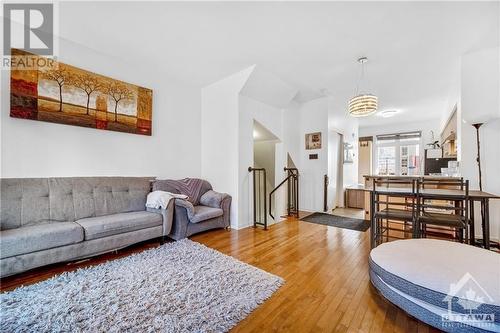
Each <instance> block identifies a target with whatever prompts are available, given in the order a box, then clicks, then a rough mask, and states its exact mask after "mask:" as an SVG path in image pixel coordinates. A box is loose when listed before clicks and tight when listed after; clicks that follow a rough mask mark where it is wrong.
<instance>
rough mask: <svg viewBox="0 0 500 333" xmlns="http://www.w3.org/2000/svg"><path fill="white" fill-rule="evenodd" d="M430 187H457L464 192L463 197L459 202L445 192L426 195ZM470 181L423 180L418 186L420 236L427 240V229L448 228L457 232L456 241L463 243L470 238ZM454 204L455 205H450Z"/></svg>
mask: <svg viewBox="0 0 500 333" xmlns="http://www.w3.org/2000/svg"><path fill="white" fill-rule="evenodd" d="M430 185H437V186H447V188H448V189H450V187H451V188H453V187H455V188H454V189H459V190H462V191H463V193H464V194H463V196H462V197H461V198H460V200H457V198H456V196H455V197H452V196H449V195H448V196H447V195H446V192H445V190H444V192H443V194H440V195H426V193H425V188H426V187H427V188H429V186H430ZM469 201H470V198H469V181H468V180H466V181H463V179H459V180H447V181H445V182H443V181H441V182H439V181H436V180H427V179H421V180H419V181H418V186H417V224H418V226H419V230H420V231H421V233H420V236H421V237H424V238H426V237H427V235H428V231H427V227H428V226H431V227H433V226H434V227H438V228H439V227H441V228H443V227H444V228H448V229H451V230H454V231H455V239H458V240H459V241H460V242H461V243H462V242H464V231H465V241H466V242H467V241H468V238H469V228H468V226H469V217H468V216H469V212H468V209H469ZM450 202H454V204H450Z"/></svg>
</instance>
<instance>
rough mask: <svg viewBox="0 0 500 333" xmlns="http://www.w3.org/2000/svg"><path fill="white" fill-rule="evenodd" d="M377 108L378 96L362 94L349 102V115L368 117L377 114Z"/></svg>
mask: <svg viewBox="0 0 500 333" xmlns="http://www.w3.org/2000/svg"><path fill="white" fill-rule="evenodd" d="M377 107H378V99H377V96H375V95H370V94H361V95H358V96H355V97H353V98H351V100H350V101H349V114H350V115H351V116H353V117H366V116H369V115H372V114H374V113H375V112H377Z"/></svg>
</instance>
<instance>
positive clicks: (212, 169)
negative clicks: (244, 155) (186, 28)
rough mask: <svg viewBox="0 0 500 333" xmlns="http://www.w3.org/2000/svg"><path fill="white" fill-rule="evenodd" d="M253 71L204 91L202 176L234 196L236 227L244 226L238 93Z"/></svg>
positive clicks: (244, 71)
mask: <svg viewBox="0 0 500 333" xmlns="http://www.w3.org/2000/svg"><path fill="white" fill-rule="evenodd" d="M252 71H253V67H249V68H247V69H245V70H243V71H241V72H238V73H236V74H234V75H231V76H229V77H227V78H225V79H223V80H220V81H217V82H215V83H213V84H211V85H209V86H207V87H204V88H203V89H202V91H201V176H202V178H204V179H206V180H208V181H209V182H210V183H211V184H212V186H213V187H214V189H216V190H217V191H220V192H225V193H229V194H230V195H231V196H232V198H233V202H232V205H231V226H232V227H233V228H239V227H240V221H239V219H238V203H239V186H238V184H239V174H240V173H239V167H240V161H239V140H240V138H239V134H240V133H239V126H238V124H239V96H238V94H239V92H240V90H241V88H242V87H243V85H244V84H245V82H246V80H247V79H248V76H249V75H250V73H251V72H252ZM250 140H251V141H253V138H252V136H251V135H250ZM247 168H248V165H247ZM247 172H248V170H247Z"/></svg>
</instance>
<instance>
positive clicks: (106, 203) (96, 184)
mask: <svg viewBox="0 0 500 333" xmlns="http://www.w3.org/2000/svg"><path fill="white" fill-rule="evenodd" d="M151 179H152V177H69V178H8V179H1V180H0V207H2V209H0V230H7V229H15V228H20V227H26V226H31V225H36V224H46V223H48V222H49V221H53V222H73V221H76V220H79V219H83V218H88V217H95V216H104V215H111V214H116V213H128V212H135V211H144V210H145V208H144V205H145V204H146V196H147V195H148V193H149V192H150V180H151Z"/></svg>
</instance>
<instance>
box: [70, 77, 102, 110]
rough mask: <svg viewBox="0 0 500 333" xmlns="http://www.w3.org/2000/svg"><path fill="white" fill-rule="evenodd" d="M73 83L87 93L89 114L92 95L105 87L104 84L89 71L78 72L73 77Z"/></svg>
mask: <svg viewBox="0 0 500 333" xmlns="http://www.w3.org/2000/svg"><path fill="white" fill-rule="evenodd" d="M73 84H74V85H75V87H77V88H79V89H81V90H83V91H84V92H85V94H86V95H87V104H86V110H87V114H89V103H90V96H91V95H92V93H94V92H97V91H99V90H101V89H103V88H104V84H103V83H102V82H101V80H99V78H98V77H96V76H95V75H94V76H93V75H90V74H87V73H83V74H76V75H75V76H74V78H73Z"/></svg>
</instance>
